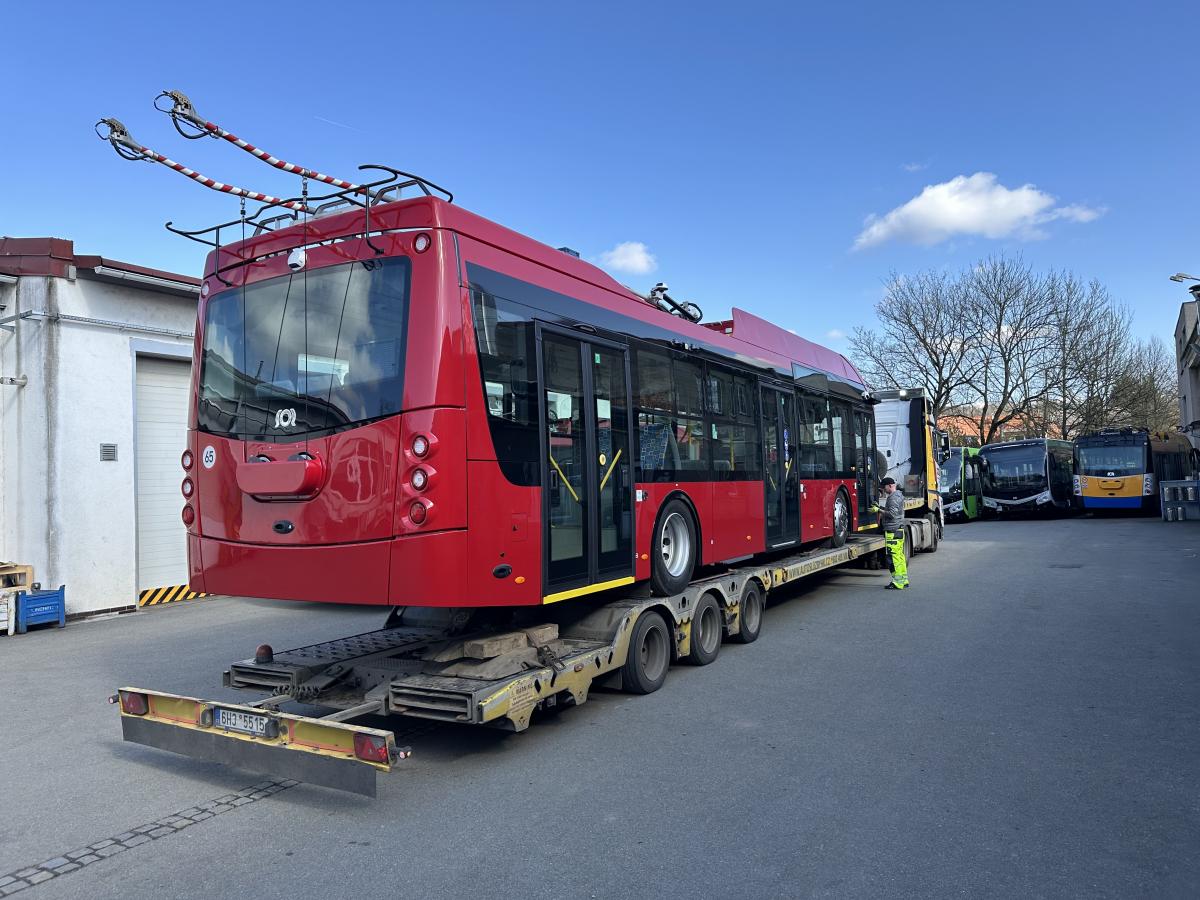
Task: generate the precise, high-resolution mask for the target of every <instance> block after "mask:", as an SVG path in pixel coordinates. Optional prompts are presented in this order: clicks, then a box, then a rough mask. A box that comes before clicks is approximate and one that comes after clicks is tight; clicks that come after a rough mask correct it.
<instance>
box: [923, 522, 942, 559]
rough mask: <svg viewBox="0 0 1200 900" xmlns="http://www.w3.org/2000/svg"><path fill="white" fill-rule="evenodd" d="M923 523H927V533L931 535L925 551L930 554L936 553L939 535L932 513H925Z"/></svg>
mask: <svg viewBox="0 0 1200 900" xmlns="http://www.w3.org/2000/svg"><path fill="white" fill-rule="evenodd" d="M925 521H926V522H928V523H929V533H930V535H931V537H930V538H929V546H928V547H926V548H925V549H926V550H927V551H928V552H930V553H937V548H938V541H939V540H940V538H941V535H939V534H938V520H937V516H936V515H934V514H933V513H926V514H925Z"/></svg>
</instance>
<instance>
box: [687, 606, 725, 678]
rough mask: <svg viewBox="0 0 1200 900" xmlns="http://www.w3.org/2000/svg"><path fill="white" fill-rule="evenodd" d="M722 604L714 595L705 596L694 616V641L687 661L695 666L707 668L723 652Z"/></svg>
mask: <svg viewBox="0 0 1200 900" xmlns="http://www.w3.org/2000/svg"><path fill="white" fill-rule="evenodd" d="M721 632H722V627H721V604H719V603H718V602H717V598H716V597H714V596H713V595H712V594H705V595H704V596H703V597H701V598H700V602H699V603H697V604H696V611H695V612H694V613H693V614H692V640H691V649H690V650H689V651H688V655H687V661H688V662H690V663H691V664H692V665H694V666H707V665H708V664H709V663H710V662H712V661H713V660H714V659H716V658H717V654H718V653H720V652H721V636H722V634H721Z"/></svg>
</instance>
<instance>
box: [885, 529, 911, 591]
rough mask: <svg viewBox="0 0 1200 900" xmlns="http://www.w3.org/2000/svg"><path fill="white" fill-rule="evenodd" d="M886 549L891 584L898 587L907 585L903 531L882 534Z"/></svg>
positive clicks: (906, 563)
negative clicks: (890, 572) (890, 571)
mask: <svg viewBox="0 0 1200 900" xmlns="http://www.w3.org/2000/svg"><path fill="white" fill-rule="evenodd" d="M883 543H884V547H885V548H886V549H887V557H888V568H889V569H891V570H892V584H894V585H895V586H896V587H898V588H906V587H908V562H907V560H905V558H904V532H903V531H902V530H901V531H889V532H887V533H886V534H885V535H884V536H883Z"/></svg>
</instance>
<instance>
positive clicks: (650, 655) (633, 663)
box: [621, 612, 671, 694]
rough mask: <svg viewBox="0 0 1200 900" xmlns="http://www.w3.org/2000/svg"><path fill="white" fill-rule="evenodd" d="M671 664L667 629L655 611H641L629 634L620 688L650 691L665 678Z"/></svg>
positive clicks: (656, 687)
mask: <svg viewBox="0 0 1200 900" xmlns="http://www.w3.org/2000/svg"><path fill="white" fill-rule="evenodd" d="M670 667H671V632H670V631H669V630H668V629H667V623H666V622H664V621H663V617H662V616H660V615H659V614H658V613H656V612H644V613H642V614H641V616H639V617H638V620H637V621H636V622H635V623H634V625H633V633H632V634H631V635H630V636H629V655H628V656H627V657H626V658H625V665H623V666H621V690H623V691H625V692H626V693H627V694H653V693H654V692H655V691H657V690H658V689H659V688H660V687H662V686H663V682H664V681H666V680H667V670H668V669H669V668H670Z"/></svg>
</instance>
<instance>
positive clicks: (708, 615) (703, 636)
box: [696, 604, 721, 655]
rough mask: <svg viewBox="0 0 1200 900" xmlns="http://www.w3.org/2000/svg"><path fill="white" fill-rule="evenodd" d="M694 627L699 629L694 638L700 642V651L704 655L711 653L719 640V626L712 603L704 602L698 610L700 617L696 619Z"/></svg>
mask: <svg viewBox="0 0 1200 900" xmlns="http://www.w3.org/2000/svg"><path fill="white" fill-rule="evenodd" d="M696 627H697V628H698V629H699V634H697V635H696V639H697V642H698V643H699V644H700V650H701V652H703V653H704V654H705V655H708V654H709V653H712V652H713V651H714V650H715V649H716V648H717V643H718V642H719V641H720V640H721V627H720V624H719V623H718V622H717V610H716V607H714V606H713V605H712V604H706V605H705V607H704V608H703V609H702V610H700V617H699V618H698V619H697V620H696Z"/></svg>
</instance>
